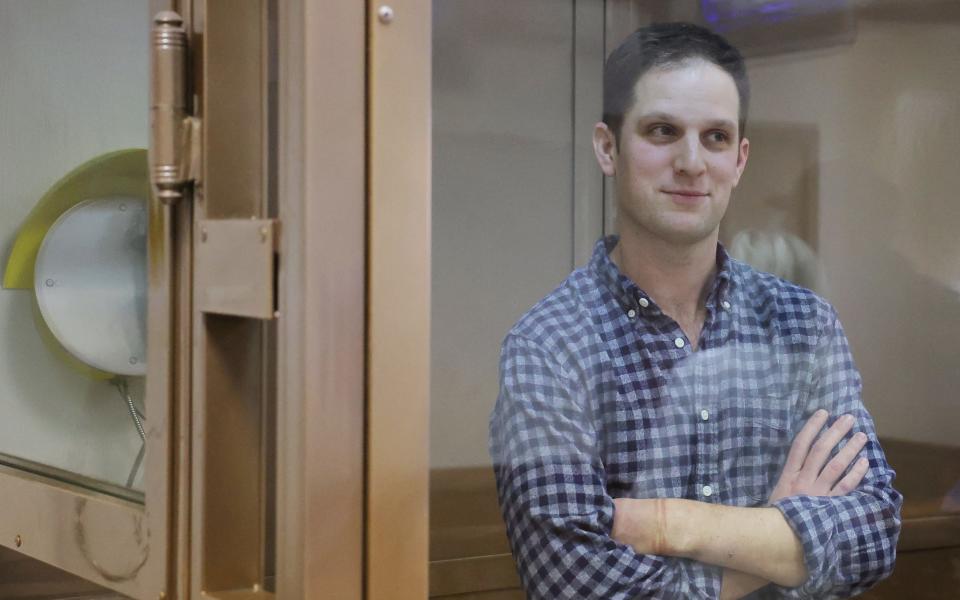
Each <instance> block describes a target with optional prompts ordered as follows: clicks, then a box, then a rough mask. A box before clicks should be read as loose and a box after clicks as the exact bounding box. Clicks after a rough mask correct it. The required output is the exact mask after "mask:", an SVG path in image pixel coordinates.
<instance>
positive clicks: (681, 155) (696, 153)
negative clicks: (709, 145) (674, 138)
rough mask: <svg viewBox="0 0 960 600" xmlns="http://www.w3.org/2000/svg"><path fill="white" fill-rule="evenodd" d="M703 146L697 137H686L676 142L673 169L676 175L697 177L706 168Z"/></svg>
mask: <svg viewBox="0 0 960 600" xmlns="http://www.w3.org/2000/svg"><path fill="white" fill-rule="evenodd" d="M703 150H704V149H703V146H702V145H701V144H700V138H699V137H697V136H692V135H686V136H684V137H683V138H682V139H680V140H678V142H677V154H676V156H675V157H674V161H673V168H674V170H675V171H677V174H682V175H687V176H689V177H697V176H699V175H701V174H702V173H703V172H704V171H705V170H706V168H707V166H706V161H705V160H704V156H703Z"/></svg>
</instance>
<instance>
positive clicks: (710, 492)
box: [703, 485, 713, 497]
mask: <svg viewBox="0 0 960 600" xmlns="http://www.w3.org/2000/svg"><path fill="white" fill-rule="evenodd" d="M703 495H704V496H707V497H709V496H712V495H713V488H712V487H710V486H709V485H705V486H703Z"/></svg>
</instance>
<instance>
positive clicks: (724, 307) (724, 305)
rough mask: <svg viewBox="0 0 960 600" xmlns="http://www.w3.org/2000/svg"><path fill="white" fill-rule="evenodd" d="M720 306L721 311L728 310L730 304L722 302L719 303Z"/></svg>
mask: <svg viewBox="0 0 960 600" xmlns="http://www.w3.org/2000/svg"><path fill="white" fill-rule="evenodd" d="M720 306H722V307H723V310H730V303H729V302H727V301H726V300H724V301H723V302H721V303H720Z"/></svg>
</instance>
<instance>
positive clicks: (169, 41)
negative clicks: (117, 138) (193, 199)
mask: <svg viewBox="0 0 960 600" xmlns="http://www.w3.org/2000/svg"><path fill="white" fill-rule="evenodd" d="M187 46H188V40H187V32H186V30H185V29H184V27H183V18H182V17H181V16H180V15H178V14H177V13H175V12H173V11H163V12H160V13H157V15H156V16H155V17H154V19H153V36H152V48H153V50H152V60H151V69H150V79H151V81H150V181H151V183H152V184H153V188H154V194H155V195H156V197H157V198H158V199H159V200H160V201H161V202H163V203H164V204H174V203H176V202H178V201H179V200H181V199H182V198H183V192H184V188H186V187H187V186H188V185H190V184H191V183H194V182H196V181H198V180H199V177H200V165H201V162H200V161H201V156H202V147H201V145H202V140H203V137H202V135H201V123H200V119H199V118H197V117H193V116H190V115H188V114H187V94H186V90H187V80H186V77H187V68H186V65H187Z"/></svg>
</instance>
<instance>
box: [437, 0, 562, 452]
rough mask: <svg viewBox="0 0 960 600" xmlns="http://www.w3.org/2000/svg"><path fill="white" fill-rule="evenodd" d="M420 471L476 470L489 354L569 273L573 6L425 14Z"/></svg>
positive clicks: (511, 4)
mask: <svg viewBox="0 0 960 600" xmlns="http://www.w3.org/2000/svg"><path fill="white" fill-rule="evenodd" d="M433 41H434V49H433V52H434V70H433V72H434V75H433V84H434V91H433V103H434V105H433V143H434V151H433V173H434V175H433V290H432V293H433V300H432V302H433V312H432V325H431V326H432V335H431V343H432V350H431V369H432V375H431V390H430V392H431V410H430V413H431V436H430V443H431V448H430V456H431V465H432V466H433V467H465V466H474V465H484V464H489V463H490V457H489V454H488V452H487V421H488V418H489V415H490V411H491V409H492V408H493V403H494V401H495V400H496V397H497V390H498V375H497V372H498V365H499V362H498V359H499V354H500V343H501V342H502V340H503V337H504V336H505V335H506V333H507V331H508V330H509V329H510V327H511V326H512V325H513V323H514V322H515V321H516V320H517V319H518V318H519V317H520V316H521V315H522V314H523V313H524V312H526V310H527V309H528V308H530V307H531V306H532V305H533V304H534V303H535V302H536V301H537V300H539V299H540V298H541V297H543V296H544V295H546V294H547V293H548V292H549V291H550V290H551V289H553V288H554V287H556V286H557V285H558V284H559V283H560V282H561V281H562V280H563V278H564V277H566V276H567V274H568V273H569V272H570V269H571V267H572V257H573V188H572V184H573V181H572V175H571V166H572V161H573V147H572V120H571V119H572V99H571V95H572V88H573V71H572V63H571V58H572V48H573V3H572V2H558V1H557V0H525V1H524V2H516V0H495V1H485V2H482V3H477V2H473V1H470V0H440V1H437V2H435V3H434V34H433Z"/></svg>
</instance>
